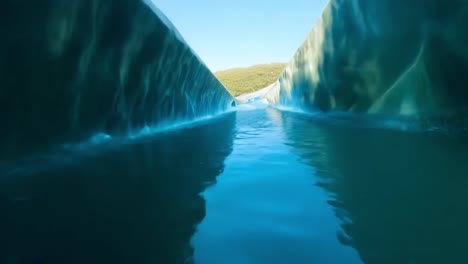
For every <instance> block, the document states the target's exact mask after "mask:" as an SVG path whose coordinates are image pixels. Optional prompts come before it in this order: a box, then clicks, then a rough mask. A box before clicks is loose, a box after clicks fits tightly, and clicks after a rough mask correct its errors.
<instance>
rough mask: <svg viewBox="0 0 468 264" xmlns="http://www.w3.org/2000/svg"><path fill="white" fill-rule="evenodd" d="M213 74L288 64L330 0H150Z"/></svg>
mask: <svg viewBox="0 0 468 264" xmlns="http://www.w3.org/2000/svg"><path fill="white" fill-rule="evenodd" d="M152 1H153V2H154V3H155V4H156V6H157V7H158V8H159V9H160V10H161V11H162V12H163V13H164V14H165V15H166V16H167V17H168V18H169V19H170V20H171V21H172V23H173V24H174V25H175V26H176V28H177V29H178V30H179V32H180V33H181V34H182V36H183V37H184V39H185V40H186V41H187V42H188V44H189V45H190V46H191V47H192V49H193V50H195V52H196V53H197V54H198V56H199V57H200V58H201V59H202V60H203V61H204V62H205V63H206V65H207V66H208V67H209V68H210V69H211V70H212V71H218V70H223V69H229V68H234V67H246V66H250V65H254V64H262V63H271V62H288V61H289V60H290V59H291V58H292V56H293V55H294V53H295V51H296V50H297V48H298V47H299V46H300V45H301V44H302V42H303V41H304V40H305V37H306V36H307V34H308V33H309V31H310V30H311V29H312V26H313V25H314V24H315V21H316V20H317V18H318V16H319V15H320V14H321V12H322V10H323V8H324V7H325V5H326V3H327V2H328V1H327V0H288V1H278V0H152Z"/></svg>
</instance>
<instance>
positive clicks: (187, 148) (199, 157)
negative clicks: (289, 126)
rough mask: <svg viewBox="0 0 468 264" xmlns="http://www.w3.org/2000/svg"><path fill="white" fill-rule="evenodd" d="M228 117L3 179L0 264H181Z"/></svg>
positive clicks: (217, 163)
mask: <svg viewBox="0 0 468 264" xmlns="http://www.w3.org/2000/svg"><path fill="white" fill-rule="evenodd" d="M234 123H235V115H234V114H229V115H227V116H223V117H222V118H219V119H217V120H215V121H209V122H207V123H206V124H203V125H201V126H196V127H192V128H187V129H185V130H182V131H177V132H173V133H168V134H164V135H160V136H157V137H155V138H147V139H146V140H141V141H139V142H135V143H134V144H132V145H130V146H126V147H125V148H123V147H122V148H118V147H116V148H113V149H112V150H110V151H106V152H105V153H104V154H100V155H97V156H92V157H90V158H81V159H77V160H76V161H75V162H74V164H73V165H72V166H56V168H55V169H49V170H47V171H44V170H43V171H40V172H38V173H37V174H32V175H30V174H29V175H27V176H23V175H15V177H8V178H5V177H3V178H0V181H1V182H0V211H1V212H2V217H0V234H1V236H0V263H80V264H81V263H184V261H188V262H190V258H191V256H192V253H193V249H192V248H191V246H190V244H189V240H190V238H191V236H192V235H193V232H194V229H195V225H196V224H197V223H199V222H200V221H201V220H202V219H203V217H204V216H205V202H204V200H203V199H202V198H201V197H200V196H199V193H200V192H201V191H202V190H203V189H204V188H205V187H206V186H207V185H209V184H212V183H213V182H215V181H216V176H217V175H218V174H220V173H221V172H222V171H223V169H224V159H225V158H226V157H227V156H228V155H229V154H230V152H231V151H232V141H233V130H234Z"/></svg>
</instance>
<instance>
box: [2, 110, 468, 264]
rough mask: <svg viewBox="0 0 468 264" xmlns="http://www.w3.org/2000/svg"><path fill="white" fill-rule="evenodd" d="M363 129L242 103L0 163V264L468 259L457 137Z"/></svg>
mask: <svg viewBox="0 0 468 264" xmlns="http://www.w3.org/2000/svg"><path fill="white" fill-rule="evenodd" d="M371 124H373V123H372V122H371V120H369V119H365V120H364V117H362V116H352V115H340V114H330V115H304V114H299V113H291V112H287V111H280V110H277V109H272V108H265V107H259V106H256V105H247V106H240V107H239V109H238V111H236V112H232V113H228V114H225V115H223V116H220V117H217V118H214V119H211V120H207V121H203V122H199V123H197V124H194V125H191V126H188V127H185V128H183V129H179V130H173V131H167V132H160V133H158V134H154V135H147V136H142V137H139V138H138V139H132V140H128V142H127V141H126V142H124V143H122V142H121V141H118V142H117V141H116V140H112V139H110V140H107V141H105V142H103V143H102V144H98V145H89V146H88V145H85V146H84V147H83V148H81V149H79V150H74V151H71V150H67V151H61V152H60V151H59V152H57V153H55V154H50V155H44V156H38V157H34V158H30V159H27V160H22V161H18V162H15V163H14V164H13V163H11V164H0V165H1V167H0V169H1V170H2V175H3V176H2V177H1V178H0V210H1V211H2V212H3V217H2V218H0V233H1V234H2V235H1V236H0V263H8V264H10V263H35V264H36V263H201V264H205V263H207V264H211V263H213V264H217V263H247V264H248V263H408V264H415V263H468V253H467V252H468V241H467V238H468V227H467V225H466V223H468V203H467V201H468V192H466V188H468V162H467V161H468V140H466V137H465V136H463V135H460V134H456V133H455V134H447V133H442V132H441V131H439V130H437V129H428V130H424V129H416V128H415V127H417V126H415V125H414V124H411V123H405V122H403V121H397V120H392V121H388V122H380V123H377V122H376V123H375V124H374V125H371ZM434 130H436V131H434ZM39 165H40V166H39Z"/></svg>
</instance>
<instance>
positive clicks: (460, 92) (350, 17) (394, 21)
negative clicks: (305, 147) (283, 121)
mask: <svg viewBox="0 0 468 264" xmlns="http://www.w3.org/2000/svg"><path fill="white" fill-rule="evenodd" d="M467 26H468V2H466V1H463V0H448V1H440V0H411V1H402V0H379V1H374V0H352V1H350V0H331V1H330V2H329V3H328V5H327V7H326V8H325V10H324V11H323V14H322V15H321V17H320V18H319V19H318V21H317V22H316V24H315V26H314V28H313V29H312V31H311V32H310V34H309V36H308V37H307V39H306V40H305V42H304V44H303V45H302V46H301V47H300V48H299V50H298V51H297V53H296V54H295V56H294V58H293V59H292V60H291V62H290V63H289V65H288V66H287V68H286V69H285V71H284V72H283V74H282V75H281V77H280V78H279V80H278V85H277V86H276V89H272V90H271V91H270V93H269V94H268V95H267V97H266V99H267V101H269V102H270V103H273V104H281V105H286V106H291V107H296V108H300V109H303V110H308V111H315V110H324V111H327V110H340V111H354V112H365V113H385V114H397V115H433V114H436V115H446V114H453V113H466V110H467V106H468V89H466V83H467V79H468V34H466V28H467Z"/></svg>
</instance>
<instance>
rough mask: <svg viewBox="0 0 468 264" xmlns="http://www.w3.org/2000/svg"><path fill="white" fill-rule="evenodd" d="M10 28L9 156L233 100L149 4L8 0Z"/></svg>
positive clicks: (1, 19) (0, 140)
mask: <svg viewBox="0 0 468 264" xmlns="http://www.w3.org/2000/svg"><path fill="white" fill-rule="evenodd" d="M0 27H1V31H0V33H1V35H2V41H1V42H0V120H1V122H2V126H1V129H0V159H2V158H9V157H15V156H18V155H22V154H25V153H31V152H35V151H37V150H42V149H45V148H48V147H50V146H52V145H54V144H59V143H62V142H73V141H79V140H83V139H86V138H89V137H91V136H92V135H94V134H96V133H104V134H109V135H125V134H127V133H132V132H134V131H136V130H138V129H141V128H144V127H153V126H160V125H162V124H173V123H175V122H179V121H189V120H193V119H195V118H198V117H202V116H206V115H212V114H215V113H219V112H222V111H225V110H227V109H228V108H229V107H230V106H231V104H233V100H234V99H233V98H232V96H231V95H230V94H229V92H228V91H227V90H226V89H225V88H224V87H223V85H222V84H221V83H220V82H219V81H218V80H217V79H216V78H215V77H214V76H213V75H212V73H211V72H210V71H209V70H208V69H207V67H206V66H205V65H204V64H203V63H202V62H201V61H200V59H199V58H198V57H197V56H196V55H195V54H194V52H193V51H192V50H191V49H190V48H189V47H188V46H187V44H186V43H185V42H184V40H183V38H182V37H181V36H180V34H179V33H178V32H177V30H176V29H175V28H174V27H173V26H172V25H171V23H170V22H169V21H168V19H167V18H165V17H164V15H162V14H161V12H160V11H159V10H158V9H157V8H156V7H154V6H153V5H152V4H151V3H150V2H149V1H146V2H143V1H140V0H112V1H107V0H67V1H62V0H38V1H18V0H6V1H4V2H2V8H1V9H0Z"/></svg>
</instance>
